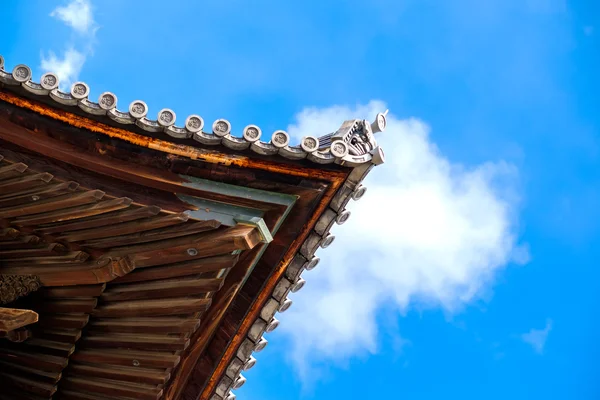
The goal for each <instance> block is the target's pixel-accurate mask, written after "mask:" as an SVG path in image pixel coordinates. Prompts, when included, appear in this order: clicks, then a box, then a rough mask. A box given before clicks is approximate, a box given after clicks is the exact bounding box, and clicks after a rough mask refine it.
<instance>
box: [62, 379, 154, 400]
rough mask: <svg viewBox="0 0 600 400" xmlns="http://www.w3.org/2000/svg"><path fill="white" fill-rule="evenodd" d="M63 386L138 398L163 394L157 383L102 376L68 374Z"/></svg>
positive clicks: (139, 399) (147, 398) (146, 399)
mask: <svg viewBox="0 0 600 400" xmlns="http://www.w3.org/2000/svg"><path fill="white" fill-rule="evenodd" d="M61 387H62V388H65V389H67V390H69V391H74V392H76V391H80V390H81V391H84V392H88V393H99V394H105V395H108V396H111V398H115V397H118V396H123V397H127V398H133V399H138V400H158V399H160V397H161V396H162V393H163V391H162V389H159V388H157V387H156V386H155V385H147V384H146V385H141V384H138V385H133V384H128V385H126V384H124V383H123V382H121V381H113V380H108V379H100V378H90V377H86V378H75V377H70V376H66V377H64V378H63V379H62V381H61Z"/></svg>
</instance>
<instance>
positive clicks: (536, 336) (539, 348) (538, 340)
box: [521, 319, 552, 354]
mask: <svg viewBox="0 0 600 400" xmlns="http://www.w3.org/2000/svg"><path fill="white" fill-rule="evenodd" d="M551 330H552V320H550V319H549V320H547V321H546V327H545V328H544V329H531V330H530V331H529V332H527V333H524V334H522V335H521V340H523V341H524V342H525V343H527V344H529V345H530V346H531V347H532V348H533V350H535V352H536V353H538V354H543V353H544V347H545V346H546V341H547V340H548V334H549V333H550V331H551Z"/></svg>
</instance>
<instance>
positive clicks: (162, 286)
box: [101, 276, 223, 302]
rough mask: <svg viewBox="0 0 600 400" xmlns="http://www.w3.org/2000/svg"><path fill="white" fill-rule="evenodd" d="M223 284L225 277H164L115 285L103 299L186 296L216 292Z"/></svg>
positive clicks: (122, 299)
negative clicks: (158, 279)
mask: <svg viewBox="0 0 600 400" xmlns="http://www.w3.org/2000/svg"><path fill="white" fill-rule="evenodd" d="M222 285H223V279H203V278H198V277H196V276H192V277H186V278H173V279H163V280H160V281H151V282H143V283H130V284H121V285H113V286H111V287H110V289H108V290H106V291H105V292H104V293H103V294H102V296H101V298H102V300H103V301H106V302H111V301H125V300H143V299H166V298H169V297H186V296H195V295H199V294H202V293H208V292H214V291H217V290H219V289H220V288H221V286H222Z"/></svg>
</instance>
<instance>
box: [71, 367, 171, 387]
mask: <svg viewBox="0 0 600 400" xmlns="http://www.w3.org/2000/svg"><path fill="white" fill-rule="evenodd" d="M71 371H72V373H73V374H74V375H76V376H78V377H86V376H90V377H96V378H105V379H115V380H119V381H126V382H138V383H148V384H153V385H164V384H165V383H167V381H168V380H169V378H170V377H171V374H170V373H168V372H166V371H165V370H164V369H163V370H153V369H145V368H142V367H139V366H137V367H123V366H121V367H117V366H114V365H111V366H110V367H109V366H94V365H84V364H73V365H71Z"/></svg>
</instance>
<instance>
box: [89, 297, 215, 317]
mask: <svg viewBox="0 0 600 400" xmlns="http://www.w3.org/2000/svg"><path fill="white" fill-rule="evenodd" d="M210 303H211V299H190V298H184V299H168V300H136V301H121V302H115V303H111V304H106V305H101V306H99V307H97V308H96V309H95V310H94V311H93V313H92V314H93V315H94V316H95V317H113V318H114V317H152V316H154V317H160V316H167V315H181V314H192V313H195V312H197V311H206V309H207V308H208V307H209V306H210Z"/></svg>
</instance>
